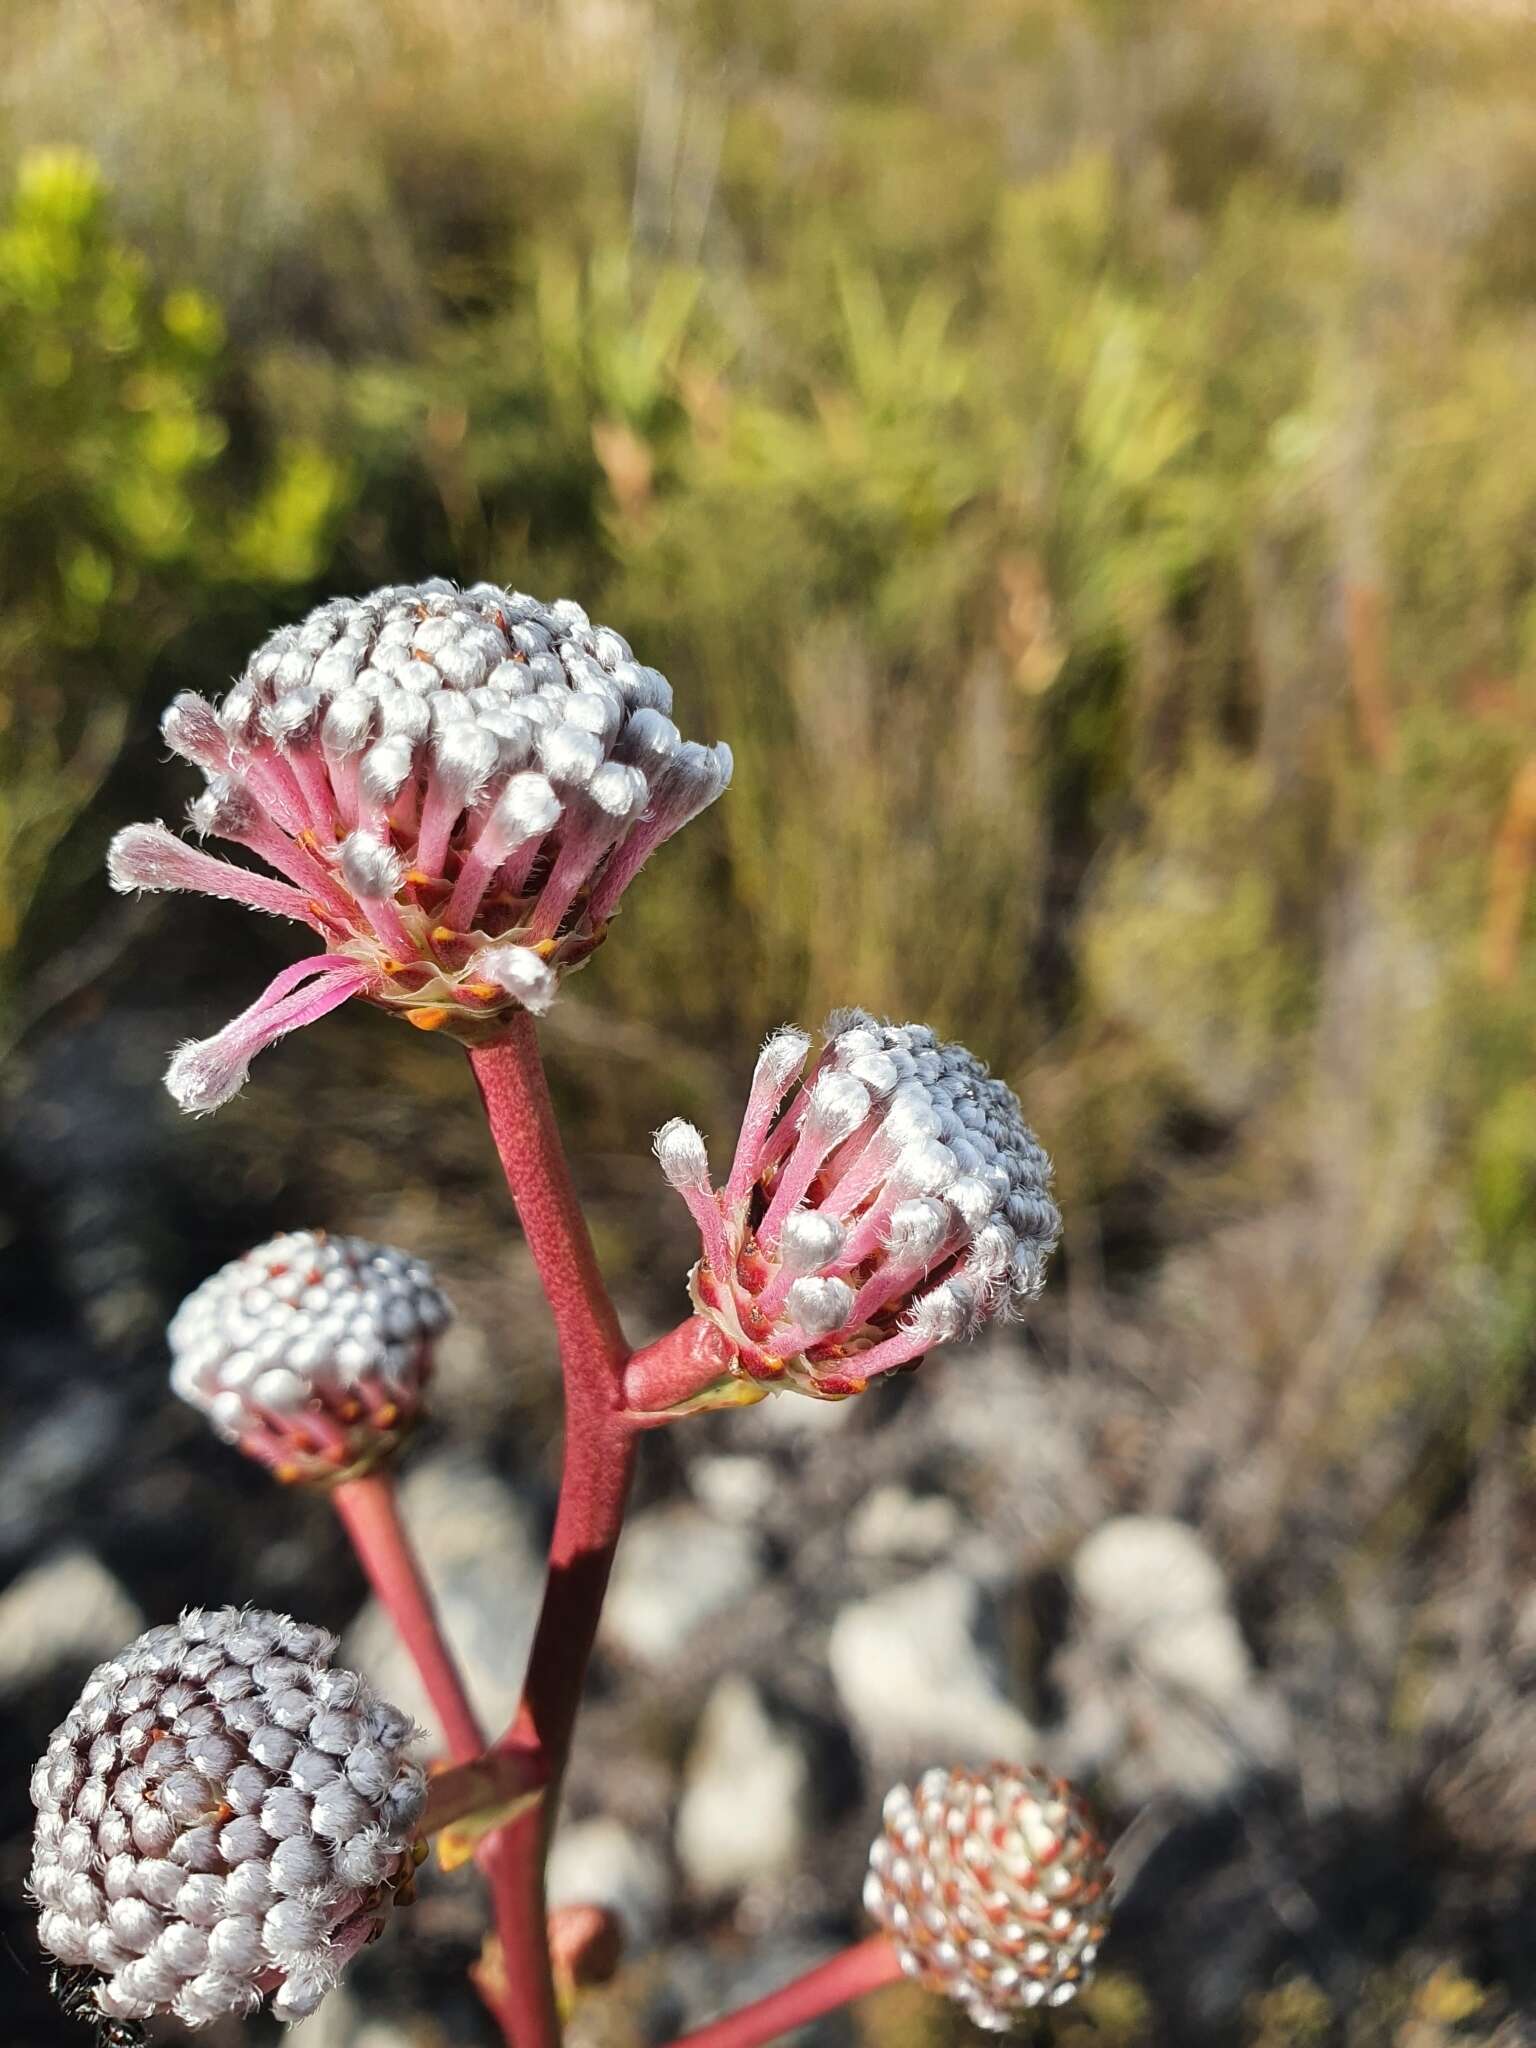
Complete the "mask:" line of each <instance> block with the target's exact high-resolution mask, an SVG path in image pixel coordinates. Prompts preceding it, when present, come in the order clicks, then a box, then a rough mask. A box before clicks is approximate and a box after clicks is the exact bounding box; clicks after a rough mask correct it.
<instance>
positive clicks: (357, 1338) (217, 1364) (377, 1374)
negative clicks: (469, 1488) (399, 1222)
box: [166, 1230, 453, 1483]
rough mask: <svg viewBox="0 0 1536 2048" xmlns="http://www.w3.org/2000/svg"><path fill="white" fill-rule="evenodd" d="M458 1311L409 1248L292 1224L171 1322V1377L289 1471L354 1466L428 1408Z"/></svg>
mask: <svg viewBox="0 0 1536 2048" xmlns="http://www.w3.org/2000/svg"><path fill="white" fill-rule="evenodd" d="M452 1313H453V1312H452V1310H451V1309H450V1308H449V1306H448V1303H447V1302H446V1301H445V1300H444V1298H443V1296H442V1294H441V1293H440V1292H439V1291H438V1288H437V1285H436V1282H435V1281H434V1280H433V1278H432V1273H431V1269H430V1268H429V1267H427V1266H426V1265H424V1264H423V1263H422V1261H421V1260H420V1259H413V1258H412V1257H411V1256H410V1255H409V1253H407V1252H401V1251H395V1250H394V1249H393V1248H392V1247H390V1246H388V1245H379V1244H369V1243H368V1242H367V1241H366V1239H364V1238H360V1237H331V1236H328V1235H327V1234H326V1233H325V1232H323V1231H314V1230H290V1231H285V1232H284V1233H283V1234H282V1235H281V1236H280V1237H274V1238H272V1239H271V1240H270V1242H268V1243H267V1244H263V1245H258V1246H257V1247H256V1249H255V1250H254V1251H249V1252H246V1253H245V1254H244V1255H243V1257H241V1258H238V1259H232V1260H231V1261H230V1263H229V1264H228V1265H227V1266H224V1267H222V1268H221V1269H220V1270H219V1271H218V1272H217V1273H215V1274H214V1275H213V1276H212V1278H211V1279H208V1280H205V1281H204V1282H203V1284H202V1286H201V1287H199V1288H197V1289H196V1290H195V1291H194V1292H193V1293H191V1294H189V1295H188V1296H187V1298H186V1300H185V1301H184V1302H183V1303H182V1304H181V1307H180V1308H179V1309H178V1310H177V1311H176V1314H175V1315H174V1316H173V1317H172V1319H171V1325H170V1328H169V1330H168V1331H167V1333H166V1336H167V1341H168V1342H169V1344H170V1349H171V1361H172V1362H171V1385H172V1387H173V1388H174V1389H175V1391H176V1392H177V1393H178V1394H180V1396H181V1397H182V1399H183V1400H184V1401H188V1402H190V1403H191V1405H192V1406H193V1407H194V1408H196V1409H198V1410H199V1411H200V1412H201V1413H202V1414H204V1415H206V1416H207V1418H208V1420H209V1421H210V1422H211V1423H212V1425H213V1427H214V1429H215V1430H216V1431H217V1432H218V1434H219V1435H220V1436H221V1437H223V1438H224V1439H225V1441H226V1442H228V1443H232V1444H238V1445H239V1447H240V1449H241V1450H243V1451H244V1452H245V1453H246V1454H247V1456H249V1457H252V1458H255V1459H257V1460H258V1461H259V1462H260V1463H261V1464H263V1465H266V1466H267V1467H268V1468H269V1469H270V1470H271V1471H272V1472H274V1473H275V1474H276V1476H277V1477H278V1478H279V1479H283V1480H307V1481H312V1482H323V1483H331V1482H334V1481H336V1480H338V1479H349V1478H354V1477H356V1475H357V1474H358V1473H359V1472H363V1471H366V1470H367V1469H368V1468H369V1467H370V1466H373V1465H376V1464H377V1463H378V1462H379V1461H380V1460H381V1459H382V1458H385V1457H388V1456H389V1455H390V1454H391V1452H393V1451H394V1450H395V1448H396V1447H397V1446H398V1444H399V1443H400V1441H401V1439H402V1438H403V1437H404V1436H406V1435H407V1434H408V1433H409V1432H410V1431H411V1430H412V1429H413V1428H414V1427H415V1425H416V1423H417V1422H418V1420H419V1419H420V1416H421V1412H422V1400H423V1395H424V1392H425V1388H426V1382H427V1379H428V1377H429V1375H430V1373H431V1370H432V1347H433V1344H434V1342H435V1341H436V1339H437V1337H438V1336H439V1335H440V1334H441V1332H442V1331H443V1330H444V1329H446V1328H447V1326H448V1323H449V1321H450V1320H451V1318H452Z"/></svg>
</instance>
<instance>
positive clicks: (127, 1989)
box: [31, 1607, 426, 2027]
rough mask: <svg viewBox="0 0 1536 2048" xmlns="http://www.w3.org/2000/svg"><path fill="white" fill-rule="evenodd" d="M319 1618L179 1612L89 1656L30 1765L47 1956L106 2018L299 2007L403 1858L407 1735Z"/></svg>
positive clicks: (337, 1960)
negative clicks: (338, 1662)
mask: <svg viewBox="0 0 1536 2048" xmlns="http://www.w3.org/2000/svg"><path fill="white" fill-rule="evenodd" d="M335 1650H336V1645H335V1642H334V1640H333V1638H331V1637H330V1636H328V1635H327V1634H326V1633H325V1632H324V1630H323V1629H318V1628H308V1627H305V1626H304V1625H302V1624H301V1623H299V1622H295V1621H290V1620H288V1619H287V1618H286V1617H285V1616H283V1615H280V1614H266V1613H263V1612H261V1611H260V1610H259V1609H254V1608H251V1609H243V1610H242V1609H240V1608H236V1607H222V1608H219V1609H217V1610H213V1611H209V1612H201V1611H197V1610H193V1611H191V1612H189V1613H187V1614H184V1615H183V1616H182V1617H181V1620H180V1621H179V1622H177V1623H176V1624H175V1625H174V1626H168V1627H164V1628H152V1629H150V1630H149V1632H148V1633H147V1634H146V1635H142V1636H140V1637H139V1638H138V1640H137V1641H136V1642H133V1643H130V1644H129V1646H128V1648H127V1649H126V1650H124V1651H122V1652H121V1653H120V1654H119V1655H118V1656H116V1657H114V1658H113V1659H112V1660H111V1661H110V1662H109V1663H106V1664H101V1665H98V1667H97V1668H96V1670H95V1671H94V1672H92V1674H91V1676H90V1678H89V1679H88V1680H87V1682H86V1686H85V1690H84V1691H83V1692H82V1693H81V1695H80V1698H79V1700H78V1701H77V1703H76V1704H75V1706H74V1708H73V1709H72V1710H71V1712H70V1714H69V1715H68V1717H67V1719H66V1720H65V1721H64V1723H63V1724H62V1726H61V1727H59V1728H57V1729H56V1730H55V1731H54V1734H53V1738H52V1740H51V1741H50V1742H49V1744H48V1749H47V1753H46V1755H44V1756H43V1757H42V1759H41V1760H40V1761H39V1763H38V1765H37V1767H36V1769H35V1770H34V1771H33V1773H32V1803H33V1805H34V1806H35V1807H36V1808H37V1826H36V1831H35V1834H34V1839H33V1854H32V1878H31V1883H32V1890H33V1893H34V1894H35V1896H36V1898H37V1902H38V1905H39V1906H40V1908H41V1912H42V1919H41V1929H40V1931H41V1935H42V1942H43V1946H44V1948H46V1949H47V1950H48V1951H49V1952H50V1953H51V1954H52V1955H54V1956H56V1957H57V1958H58V1960H59V1961H60V1962H61V1963H64V1964H67V1965H71V1966H79V1967H82V1968H85V1969H88V1970H91V1971H94V1972H95V1973H96V1977H97V1980H98V1981H97V1982H96V1984H95V1986H94V1991H93V2001H94V2005H95V2007H96V2008H97V2009H98V2010H99V2011H100V2012H101V2013H102V2014H104V2015H105V2016H106V2017H107V2018H108V2019H118V2020H141V2019H151V2018H154V2017H156V2016H157V2015H167V2014H169V2015H174V2017H175V2018H177V2019H179V2020H181V2021H182V2022H183V2023H184V2024H185V2025H187V2026H191V2027H198V2026H202V2025H204V2024H206V2023H207V2022H208V2021H210V2020H216V2019H222V2018H224V2017H226V2016H227V2015H230V2014H234V2015H241V2014H245V2013H249V2012H253V2011H255V2009H256V2008H257V2006H259V2005H261V2004H262V2003H263V2002H264V2001H266V2000H268V1999H270V2000H271V2003H272V2009H273V2011H274V2012H275V2013H277V2014H278V2016H279V2017H280V2018H282V2019H286V2020H295V2019H302V2018H303V2017H304V2015H305V2014H306V2013H310V2012H313V2011H314V2009H315V2007H316V2006H317V2005H318V2004H319V2003H320V2000H321V1999H322V1998H323V1997H324V1996H325V1994H326V1992H327V1991H329V1990H330V1989H331V1987H332V1985H333V1984H334V1983H335V1982H336V1980H337V1978H338V1977H339V1976H340V1974H341V1972H342V1969H343V1968H344V1966H345V1965H346V1963H347V1961H348V1960H349V1958H350V1957H351V1956H352V1955H353V1954H354V1953H355V1952H356V1951H357V1950H358V1949H359V1948H360V1947H361V1946H362V1945H363V1943H364V1942H366V1941H370V1940H372V1938H373V1937H374V1935H375V1934H377V1933H378V1932H379V1930H380V1928H381V1927H382V1926H383V1924H384V1921H385V1919H386V1917H387V1916H388V1913H389V1910H390V1908H391V1906H392V1905H393V1904H394V1902H395V1899H396V1897H397V1896H398V1895H399V1894H400V1893H401V1891H402V1889H403V1888H405V1887H406V1886H408V1884H409V1881H410V1879H411V1876H412V1874H413V1872H414V1870H415V1867H416V1852H415V1836H416V1827H417V1822H418V1821H419V1819H420V1817H421V1812H422V1807H423V1804H424V1801H425V1796H426V1780H425V1778H424V1777H423V1775H422V1772H421V1771H420V1770H419V1769H418V1768H417V1766H416V1765H415V1764H413V1763H410V1762H409V1761H407V1759H406V1757H405V1754H404V1748H405V1744H406V1743H407V1742H408V1740H409V1739H410V1737H411V1734H412V1732H413V1731H412V1728H411V1724H410V1722H409V1720H408V1719H407V1718H406V1716H405V1715H404V1714H402V1713H400V1712H399V1710H398V1709H397V1708H395V1707H392V1706H390V1705H389V1704H388V1703H387V1702H386V1701H384V1700H381V1699H380V1698H379V1697H378V1696H377V1694H376V1693H374V1691H373V1690H372V1688H371V1687H370V1686H369V1685H368V1684H367V1682H366V1680H364V1679H361V1678H359V1677H357V1676H356V1674H355V1673H353V1672H350V1671H342V1670H337V1669H335V1668H334V1667H333V1665H332V1662H331V1659H332V1657H333V1656H334V1654H335Z"/></svg>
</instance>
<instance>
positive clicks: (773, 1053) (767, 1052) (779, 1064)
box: [752, 1024, 811, 1099]
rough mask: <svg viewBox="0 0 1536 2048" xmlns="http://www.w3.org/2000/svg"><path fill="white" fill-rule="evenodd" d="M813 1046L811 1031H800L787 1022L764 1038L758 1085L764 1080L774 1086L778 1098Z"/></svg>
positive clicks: (757, 1076) (754, 1078)
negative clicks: (780, 1028)
mask: <svg viewBox="0 0 1536 2048" xmlns="http://www.w3.org/2000/svg"><path fill="white" fill-rule="evenodd" d="M810 1049H811V1034H810V1033H809V1032H808V1031H797V1030H795V1029H794V1027H793V1026H792V1025H788V1024H786V1025H785V1026H784V1027H783V1028H782V1030H779V1031H775V1032H773V1033H771V1034H770V1036H769V1037H767V1038H765V1039H764V1041H763V1049H762V1051H761V1052H760V1053H759V1054H758V1056H757V1067H756V1070H755V1072H754V1074H753V1077H752V1079H753V1083H754V1085H755V1084H756V1083H757V1082H759V1081H761V1082H763V1083H764V1085H765V1086H767V1087H770V1088H772V1089H773V1090H774V1095H775V1099H777V1097H778V1096H780V1095H782V1094H783V1092H784V1090H785V1089H786V1088H787V1087H788V1086H789V1084H790V1082H791V1081H792V1080H793V1079H794V1077H795V1075H796V1074H798V1073H799V1072H800V1069H801V1068H802V1067H803V1066H804V1065H805V1060H806V1055H807V1053H809V1051H810Z"/></svg>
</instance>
